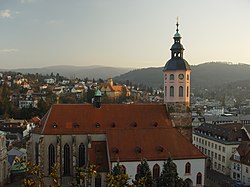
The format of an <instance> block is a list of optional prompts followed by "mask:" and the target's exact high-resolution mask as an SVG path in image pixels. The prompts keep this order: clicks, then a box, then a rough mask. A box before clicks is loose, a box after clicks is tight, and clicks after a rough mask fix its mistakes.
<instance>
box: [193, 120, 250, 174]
mask: <svg viewBox="0 0 250 187" xmlns="http://www.w3.org/2000/svg"><path fill="white" fill-rule="evenodd" d="M242 126H243V125H241V124H225V125H214V124H206V123H204V124H202V125H201V126H199V127H197V128H195V130H194V132H193V144H194V145H195V146H196V147H197V148H199V149H200V150H201V151H202V152H203V153H204V154H205V155H207V156H208V166H209V167H210V168H211V169H213V170H216V171H218V172H220V173H222V174H224V175H230V172H231V162H230V157H231V156H232V154H233V153H234V152H235V150H236V148H237V147H238V146H239V144H240V143H241V141H243V140H248V137H247V135H246V133H245V132H244V130H242Z"/></svg>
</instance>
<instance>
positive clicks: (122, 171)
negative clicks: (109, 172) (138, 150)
mask: <svg viewBox="0 0 250 187" xmlns="http://www.w3.org/2000/svg"><path fill="white" fill-rule="evenodd" d="M126 172H127V171H126V167H125V166H124V165H121V173H122V174H126Z"/></svg>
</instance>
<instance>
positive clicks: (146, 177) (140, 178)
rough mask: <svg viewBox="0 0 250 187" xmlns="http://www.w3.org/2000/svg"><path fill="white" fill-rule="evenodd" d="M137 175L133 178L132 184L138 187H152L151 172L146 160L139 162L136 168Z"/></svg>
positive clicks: (153, 182) (153, 184)
mask: <svg viewBox="0 0 250 187" xmlns="http://www.w3.org/2000/svg"><path fill="white" fill-rule="evenodd" d="M138 167H139V168H138V170H139V171H138V173H137V174H136V176H135V180H136V181H134V184H135V185H136V186H138V187H140V186H141V187H142V186H143V187H144V186H146V187H154V186H156V185H155V181H154V179H153V177H152V174H151V171H150V169H149V165H148V162H147V160H146V159H143V160H142V161H141V164H140V165H139V166H138Z"/></svg>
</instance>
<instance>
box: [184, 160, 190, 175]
mask: <svg viewBox="0 0 250 187" xmlns="http://www.w3.org/2000/svg"><path fill="white" fill-rule="evenodd" d="M185 173H186V174H187V173H191V164H190V163H189V162H188V163H186V165H185Z"/></svg>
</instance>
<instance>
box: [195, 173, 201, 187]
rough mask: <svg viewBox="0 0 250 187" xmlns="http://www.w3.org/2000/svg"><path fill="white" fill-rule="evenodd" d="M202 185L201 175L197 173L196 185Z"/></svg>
mask: <svg viewBox="0 0 250 187" xmlns="http://www.w3.org/2000/svg"><path fill="white" fill-rule="evenodd" d="M201 183H202V174H201V173H200V172H199V173H198V174H197V175H196V184H201Z"/></svg>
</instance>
